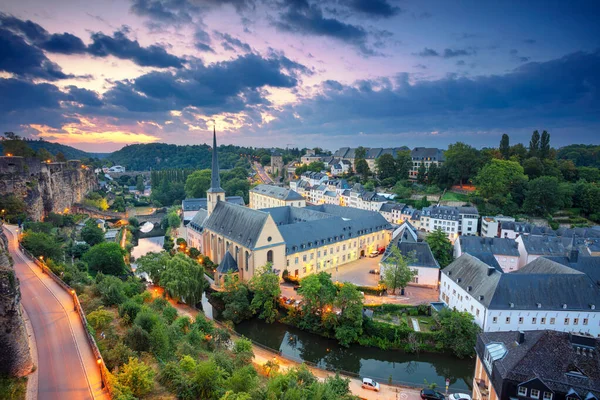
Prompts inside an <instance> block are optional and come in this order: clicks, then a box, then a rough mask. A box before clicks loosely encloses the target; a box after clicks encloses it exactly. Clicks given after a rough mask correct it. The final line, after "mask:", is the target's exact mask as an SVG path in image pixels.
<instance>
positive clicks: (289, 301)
mask: <svg viewBox="0 0 600 400" xmlns="http://www.w3.org/2000/svg"><path fill="white" fill-rule="evenodd" d="M292 303H294V298H293V297H290V298H289V299H287V300H286V301H285V304H288V305H289V304H292Z"/></svg>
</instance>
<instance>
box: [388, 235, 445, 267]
mask: <svg viewBox="0 0 600 400" xmlns="http://www.w3.org/2000/svg"><path fill="white" fill-rule="evenodd" d="M397 246H398V249H399V250H400V253H402V255H403V256H404V257H408V258H410V259H411V260H410V263H409V265H410V266H414V267H426V268H439V267H440V265H439V264H438V262H437V261H436V259H435V258H434V257H433V253H432V252H431V249H430V248H429V244H427V242H412V241H404V240H400V241H399V242H398V244H397ZM388 255H389V253H388ZM386 259H387V257H384V258H383V259H382V260H381V262H382V263H385V262H386Z"/></svg>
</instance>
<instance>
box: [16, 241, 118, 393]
mask: <svg viewBox="0 0 600 400" xmlns="http://www.w3.org/2000/svg"><path fill="white" fill-rule="evenodd" d="M19 249H20V250H21V252H22V253H23V254H24V255H25V256H26V257H27V258H29V259H30V260H31V261H32V262H33V263H34V264H35V265H37V266H38V267H40V269H41V270H42V273H45V274H47V275H48V276H49V277H50V278H52V280H54V281H55V282H56V283H58V285H59V286H60V287H61V288H63V289H64V290H65V291H66V292H67V293H69V294H70V295H71V297H72V298H73V308H74V311H76V312H77V314H78V315H79V319H80V320H81V323H82V324H83V330H84V331H85V336H86V337H87V340H88V342H89V344H90V347H91V348H92V353H94V357H95V359H96V362H97V363H98V366H99V368H100V377H101V378H102V387H105V388H106V389H107V391H108V395H109V397H110V398H113V390H112V385H111V383H110V379H109V376H108V369H107V368H106V365H105V364H104V359H103V358H102V354H100V350H99V349H98V345H97V344H96V341H95V340H94V337H93V336H92V335H91V333H90V331H89V330H88V323H87V318H86V317H85V313H84V312H83V308H81V303H79V297H77V293H76V292H75V289H73V288H72V287H71V286H69V285H67V284H66V283H65V282H63V280H62V279H60V278H59V277H58V276H56V275H55V274H54V272H52V271H51V270H50V268H48V266H47V265H46V264H45V263H44V262H43V261H42V260H39V259H37V258H35V257H34V256H33V255H32V254H31V253H30V252H29V251H27V249H25V248H24V247H23V246H22V245H21V243H19Z"/></svg>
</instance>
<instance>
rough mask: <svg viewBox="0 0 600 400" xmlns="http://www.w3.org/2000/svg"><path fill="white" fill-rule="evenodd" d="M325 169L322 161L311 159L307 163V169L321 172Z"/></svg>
mask: <svg viewBox="0 0 600 400" xmlns="http://www.w3.org/2000/svg"><path fill="white" fill-rule="evenodd" d="M324 169H325V163H324V162H322V161H313V162H311V163H310V164H308V167H307V171H312V172H321V171H323V170H324Z"/></svg>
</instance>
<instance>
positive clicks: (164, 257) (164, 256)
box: [136, 251, 171, 285]
mask: <svg viewBox="0 0 600 400" xmlns="http://www.w3.org/2000/svg"><path fill="white" fill-rule="evenodd" d="M170 259H171V255H170V254H169V253H167V252H166V251H161V252H160V253H155V252H150V253H147V254H145V255H143V256H141V257H140V258H138V259H137V260H136V264H137V270H136V272H145V273H147V274H148V276H149V277H150V279H151V280H152V282H153V283H154V284H155V285H160V275H161V274H162V272H163V271H164V270H165V269H166V268H167V263H168V262H169V260H170Z"/></svg>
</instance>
